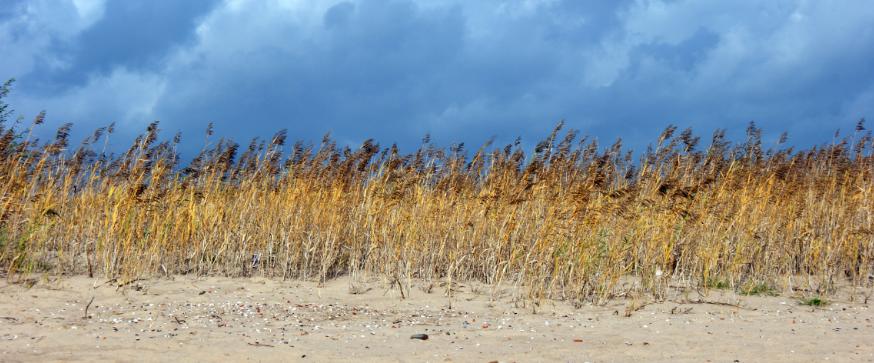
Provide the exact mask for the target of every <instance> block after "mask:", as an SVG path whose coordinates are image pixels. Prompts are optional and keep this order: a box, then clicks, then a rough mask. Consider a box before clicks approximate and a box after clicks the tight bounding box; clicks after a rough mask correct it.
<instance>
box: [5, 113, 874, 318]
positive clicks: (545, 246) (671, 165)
mask: <svg viewBox="0 0 874 363" xmlns="http://www.w3.org/2000/svg"><path fill="white" fill-rule="evenodd" d="M44 118H45V115H44V114H41V115H40V116H38V117H37V118H36V119H35V120H34V121H33V122H32V124H31V125H30V126H29V127H20V126H16V125H9V123H8V122H7V123H4V124H2V128H0V267H2V270H3V273H4V274H6V276H8V277H12V276H16V275H21V274H22V273H49V274H88V275H91V276H94V275H100V276H105V277H108V278H113V277H115V278H119V277H123V276H124V277H139V276H155V275H172V274H198V275H227V276H252V275H262V276H268V277H274V278H294V279H318V280H322V281H324V280H326V279H331V278H334V277H337V276H340V275H348V274H351V275H353V276H355V275H359V274H368V275H377V276H382V277H384V278H386V279H387V281H390V282H392V284H396V285H400V286H401V288H402V289H404V288H407V289H409V281H413V280H416V279H420V280H424V281H431V282H434V283H435V284H441V283H446V282H448V283H449V286H451V284H452V281H453V280H454V281H471V280H474V281H481V282H484V283H488V284H494V285H499V284H512V285H515V286H518V287H520V288H522V290H524V291H525V292H526V293H527V294H528V296H531V297H537V298H552V299H566V300H571V301H576V302H590V301H594V302H599V301H605V300H606V299H610V298H611V297H616V296H619V295H622V294H628V293H629V292H639V293H648V294H652V295H653V296H656V297H658V296H662V295H664V293H665V291H666V289H667V288H668V286H669V285H671V284H673V285H680V286H685V287H688V288H691V289H702V290H706V289H708V288H712V287H730V288H734V289H737V290H740V291H752V290H749V289H756V290H755V291H759V290H758V289H762V287H763V286H765V287H767V288H768V289H771V288H774V289H787V288H791V289H798V288H800V289H815V290H816V291H819V292H821V293H827V292H829V291H832V290H833V289H834V288H835V286H837V285H840V284H850V285H852V286H854V287H864V288H870V287H871V285H872V278H874V277H872V276H874V211H872V206H874V156H872V149H874V140H872V136H871V132H870V131H867V130H866V129H865V127H864V123H863V122H859V124H858V126H857V127H856V130H855V131H854V132H852V134H851V135H848V136H845V137H838V138H836V139H835V141H833V142H831V143H829V144H826V145H823V146H816V147H811V148H809V149H804V150H793V149H792V148H791V147H784V146H785V145H783V146H775V148H769V149H764V148H763V146H762V141H761V131H760V130H759V129H758V128H757V127H756V126H755V125H754V124H750V126H749V128H748V129H747V138H746V140H743V141H742V142H739V143H736V144H733V143H730V142H728V141H727V140H726V137H725V134H724V132H723V131H717V132H716V133H715V134H714V135H713V137H712V140H711V142H710V143H709V145H708V146H706V147H699V145H698V144H699V139H698V137H696V136H694V135H693V133H692V131H691V130H685V131H683V132H678V130H677V129H676V128H675V127H673V126H671V127H668V128H667V129H666V130H665V131H664V132H663V133H662V134H661V135H660V137H659V138H658V139H657V140H656V142H655V143H654V144H653V145H652V146H651V147H650V148H649V149H648V150H647V151H646V152H643V153H639V154H638V155H637V157H635V156H634V154H632V153H631V152H630V151H627V150H625V149H624V148H623V147H622V144H621V141H617V142H616V143H614V144H612V146H607V147H602V146H600V145H598V143H597V142H596V141H594V140H592V139H590V138H587V137H578V135H577V133H576V132H574V131H567V132H565V131H563V130H562V125H561V124H559V125H558V126H557V127H556V128H555V130H554V131H553V132H552V133H551V134H550V135H548V137H547V138H546V139H545V140H543V141H541V142H540V143H538V144H537V147H536V148H535V149H534V150H533V152H530V153H526V152H525V150H524V149H523V148H522V147H521V146H520V143H519V142H516V143H514V144H510V145H506V146H492V145H490V144H489V143H487V144H485V145H484V146H482V147H480V148H478V149H476V150H473V151H471V152H468V151H466V150H465V147H464V145H453V146H451V147H448V148H441V147H436V146H434V145H432V144H431V142H430V140H428V138H427V137H426V138H425V139H424V140H423V143H422V146H421V147H420V148H419V149H418V150H415V151H414V152H412V153H409V154H402V153H401V152H399V151H398V148H397V147H395V146H389V147H381V146H380V145H378V144H376V142H375V141H373V140H367V141H365V142H364V143H363V144H362V145H361V146H360V147H358V148H348V147H340V146H338V145H337V144H336V143H335V142H334V141H332V140H331V139H330V138H329V137H325V138H324V140H323V141H322V142H321V144H319V145H307V144H303V143H300V142H298V143H295V144H294V145H290V152H289V151H288V150H286V152H283V147H286V148H289V146H284V145H285V143H286V132H285V131H281V132H279V133H277V134H276V135H274V136H273V137H272V138H270V139H265V140H258V139H255V140H252V142H251V143H249V144H248V145H247V146H244V147H242V148H241V147H240V146H239V145H238V144H236V143H234V142H233V141H230V140H226V139H220V140H213V142H211V143H208V144H207V146H206V147H204V149H203V150H202V152H201V153H200V154H199V155H198V156H197V157H196V158H194V159H193V161H191V162H190V163H186V164H185V165H181V163H180V160H181V158H180V155H179V154H178V153H177V152H176V148H177V145H178V144H179V142H180V138H179V136H178V135H177V136H176V137H174V138H172V139H171V140H166V141H162V140H161V139H160V137H159V130H158V123H153V124H151V125H149V126H148V128H147V130H146V131H145V132H144V133H143V134H142V135H141V136H139V137H138V138H137V139H136V141H135V142H134V143H133V144H132V145H131V146H130V148H129V149H127V151H125V152H123V153H121V154H118V155H114V154H109V153H107V146H106V145H108V139H109V138H110V137H111V135H112V133H113V131H114V130H113V127H112V126H110V127H107V128H101V129H98V130H96V132H94V134H93V135H91V136H90V137H88V138H87V139H86V140H84V141H83V142H82V143H81V144H80V145H79V146H78V147H70V146H69V145H68V143H69V142H68V139H69V132H70V127H71V125H69V124H67V125H64V126H63V127H61V128H60V129H59V130H58V131H57V136H56V137H55V138H54V140H50V141H49V142H44V143H41V142H39V141H38V140H35V139H33V137H32V135H33V129H34V127H39V125H40V124H42V123H43V120H44ZM207 136H208V137H209V138H210V139H213V138H214V137H213V136H212V130H211V127H210V129H209V130H208V131H207ZM781 141H784V140H781ZM443 286H446V285H445V284H444V285H443ZM402 291H403V290H402Z"/></svg>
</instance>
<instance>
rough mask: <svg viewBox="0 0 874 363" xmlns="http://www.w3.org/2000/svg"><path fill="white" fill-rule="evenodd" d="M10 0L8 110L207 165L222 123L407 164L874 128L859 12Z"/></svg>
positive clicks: (759, 4) (817, 139)
mask: <svg viewBox="0 0 874 363" xmlns="http://www.w3.org/2000/svg"><path fill="white" fill-rule="evenodd" d="M3 3H4V6H2V7H0V54H2V55H3V56H2V57H0V79H2V80H5V79H8V78H12V77H14V78H16V80H17V82H16V83H15V88H14V90H13V93H12V94H11V95H10V97H9V99H8V100H7V101H8V103H9V104H11V105H12V107H13V108H14V109H15V111H16V115H21V116H22V117H24V119H25V120H26V121H27V120H29V119H32V118H33V117H34V116H35V115H36V114H37V113H38V112H39V111H41V110H45V111H46V112H47V114H48V117H47V120H48V121H47V125H46V126H47V127H46V129H45V131H44V133H45V135H49V136H50V135H52V132H53V131H52V128H53V127H57V126H59V125H61V124H62V123H65V122H72V123H74V125H75V126H74V130H77V131H78V134H77V133H74V135H81V136H83V137H84V135H86V134H90V132H91V131H92V130H94V129H96V128H98V127H100V126H105V125H107V124H109V123H110V122H116V125H117V130H118V132H117V133H118V134H119V135H118V136H116V137H117V140H115V142H117V143H122V142H123V141H124V140H125V138H130V137H132V135H135V134H137V133H139V132H141V131H142V130H144V129H145V127H146V125H148V124H149V123H150V122H152V121H155V120H160V121H161V124H160V125H161V126H160V127H161V129H162V130H163V135H164V136H165V137H166V138H170V137H172V135H173V134H174V133H176V132H177V131H181V132H182V134H183V143H184V144H185V145H187V146H186V148H188V149H187V150H197V149H199V148H200V147H201V146H202V145H203V144H204V142H205V141H204V130H205V129H206V126H207V124H208V123H209V122H213V123H214V124H215V136H214V137H220V136H223V137H230V138H233V139H234V140H236V141H237V142H239V143H241V144H247V143H248V140H249V138H251V137H254V136H260V137H264V138H269V137H270V136H271V135H272V134H273V133H274V132H276V131H278V130H280V129H288V133H289V137H290V139H293V140H303V141H310V142H314V143H318V142H319V140H321V138H322V135H324V134H325V133H327V132H330V133H331V135H332V136H333V137H334V138H335V139H336V140H337V141H338V142H339V143H340V144H341V145H342V144H345V145H350V146H355V145H359V144H360V143H361V142H362V141H363V140H365V139H367V138H375V139H376V140H377V141H378V142H380V143H381V144H382V145H383V146H387V145H389V144H391V143H397V144H399V145H400V146H401V148H402V149H404V148H406V149H407V150H410V149H411V148H415V147H417V146H418V145H419V143H420V140H421V139H422V137H423V136H424V135H425V134H430V135H431V139H432V140H433V141H434V142H435V143H437V144H438V145H449V144H451V143H455V142H465V143H467V144H468V145H471V146H476V145H479V144H482V143H483V142H485V141H486V140H488V139H490V138H494V139H495V141H496V142H497V143H508V142H512V141H513V140H514V139H515V138H516V137H517V136H520V137H521V138H522V140H523V142H525V143H526V144H528V145H530V144H533V143H536V142H537V141H538V140H540V139H542V138H543V137H545V136H546V135H547V134H548V133H549V132H550V131H551V129H552V128H553V126H554V125H555V124H556V123H557V122H558V121H559V120H565V121H566V125H567V127H569V128H574V129H577V130H580V132H581V133H582V134H588V135H592V136H594V137H597V138H598V139H599V140H601V141H602V142H603V143H604V144H609V143H612V141H614V140H615V138H617V137H622V138H623V139H624V140H625V143H626V145H629V146H630V147H632V148H635V149H636V150H641V149H643V148H645V147H646V145H647V144H648V143H650V142H653V141H655V139H656V138H657V137H658V134H659V132H660V131H661V130H662V129H663V128H664V127H665V126H667V125H668V124H675V125H677V126H679V127H680V128H686V127H692V128H693V129H694V130H696V133H698V134H700V135H702V136H704V137H703V138H704V139H707V138H708V137H709V135H710V133H711V132H712V131H713V130H714V129H716V128H723V129H727V130H728V133H729V135H731V136H734V137H735V139H736V140H737V139H738V138H739V137H740V136H741V135H743V131H744V129H745V127H746V125H747V124H748V123H749V122H750V121H755V122H756V123H757V124H758V125H759V126H760V127H762V128H763V129H764V131H765V132H764V135H765V141H766V142H765V143H766V145H768V143H775V142H776V139H777V138H778V135H779V134H780V133H782V132H783V131H787V132H788V133H789V137H790V139H789V140H790V142H791V143H793V144H794V145H800V146H807V145H812V144H821V143H827V142H830V141H831V140H832V139H833V136H834V133H835V130H836V129H839V128H840V129H842V130H844V131H845V132H851V131H852V129H853V126H854V125H855V124H856V122H857V121H858V120H859V119H860V118H862V117H866V116H867V117H869V118H870V117H874V66H872V65H871V60H872V59H874V25H872V24H874V2H871V1H868V0H855V1H853V0H848V1H840V2H826V1H805V0H772V1H759V0H754V1H753V0H751V1H747V0H733V1H684V0H670V1H667V0H665V1H658V0H648V1H613V0H611V1H577V0H569V1H558V0H519V1H498V0H495V1H491V0H482V1H468V0H427V1H425V0H422V1H412V0H348V1H345V0H343V1H341V0H251V1H244V0H224V1H220V0H197V1H175V0H172V1H171V0H116V1H107V0H3ZM869 125H870V124H869ZM119 140H121V141H119ZM120 146H121V147H124V146H126V145H120ZM183 150H186V149H183Z"/></svg>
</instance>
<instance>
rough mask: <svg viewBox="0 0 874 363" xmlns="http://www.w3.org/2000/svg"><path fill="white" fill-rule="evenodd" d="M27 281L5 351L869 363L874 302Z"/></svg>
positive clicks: (63, 357)
mask: <svg viewBox="0 0 874 363" xmlns="http://www.w3.org/2000/svg"><path fill="white" fill-rule="evenodd" d="M27 285H28V284H20V283H18V284H10V283H8V282H0V361H3V362H18V361H21V362H36V361H39V362H47V361H88V362H92V361H121V362H132V361H177V362H194V361H200V362H205V361H252V362H261V361H264V362H268V361H300V362H306V361H312V362H325V361H365V362H366V361H372V362H449V361H452V362H491V361H501V362H513V361H515V362H535V361H564V362H567V361H571V362H627V361H664V362H668V361H671V362H676V361H690V362H708V361H709V362H762V361H773V362H814V361H816V362H822V361H835V362H848V361H859V362H874V311H872V310H871V309H870V307H869V306H867V305H866V304H864V303H863V302H862V301H857V302H849V300H848V299H843V300H841V299H835V301H832V302H831V303H830V304H829V305H827V306H825V307H820V308H814V307H809V306H802V305H800V304H799V303H798V300H797V299H796V298H794V297H792V296H776V297H773V296H772V297H760V296H752V297H749V296H737V295H734V294H731V293H726V292H712V293H710V294H708V296H700V295H698V294H697V293H690V294H685V295H683V294H677V296H675V297H674V298H671V299H670V300H669V301H665V302H660V303H653V304H641V303H642V302H644V300H627V299H616V300H615V301H611V302H610V303H608V304H606V305H602V306H582V307H578V308H574V307H573V306H570V305H569V304H568V303H565V302H557V301H546V302H543V303H541V304H540V306H535V305H532V304H531V303H528V304H527V305H526V306H522V305H521V304H520V303H519V302H518V301H515V302H514V299H513V298H512V295H513V294H512V293H511V292H512V291H511V290H508V291H510V292H508V291H503V290H497V292H496V293H495V294H492V293H491V291H490V290H489V289H488V288H487V287H482V286H477V285H459V286H458V288H457V290H458V291H456V292H454V293H453V298H452V304H451V308H450V305H449V302H450V300H449V298H448V297H447V296H446V294H445V288H443V287H440V286H437V287H433V288H432V289H430V291H427V290H428V289H427V288H423V287H421V286H416V285H414V287H413V288H412V289H410V290H409V291H407V293H406V294H405V295H406V296H405V298H403V299H402V298H401V297H400V294H399V292H398V290H397V289H387V288H386V287H385V286H386V285H385V284H383V283H380V282H379V281H374V282H371V283H367V284H357V285H356V287H355V289H353V290H354V291H355V292H357V293H356V294H353V293H351V292H350V283H349V280H348V279H338V280H334V281H330V282H328V283H326V284H324V285H322V286H319V285H318V284H317V283H314V282H300V281H278V280H267V279H261V278H251V279H230V278H216V277H209V278H193V277H175V278H172V279H150V280H140V281H135V282H132V283H130V284H127V285H126V286H123V287H121V288H119V287H118V286H117V285H118V283H117V282H114V281H113V282H107V281H106V280H104V279H89V278H85V277H63V278H60V279H56V280H52V281H48V280H46V279H45V278H43V279H41V280H40V281H38V282H37V283H36V285H35V286H31V287H28V286H27ZM419 285H421V284H419ZM493 296H495V297H496V298H494V299H493V298H492V297H493ZM845 296H846V295H845ZM92 299H93V300H92ZM857 300H858V299H857ZM89 302H90V306H89V305H88V304H89ZM720 303H727V304H731V305H737V306H730V305H721V304H720ZM640 305H643V306H642V307H641V306H640ZM86 307H87V315H86ZM629 307H631V308H629ZM638 307H639V310H636V311H632V310H634V308H638ZM626 311H631V316H629V317H626V316H625V315H626V313H625V312H626ZM414 334H426V335H427V336H428V339H427V340H416V339H411V338H410V337H411V336H412V335H414Z"/></svg>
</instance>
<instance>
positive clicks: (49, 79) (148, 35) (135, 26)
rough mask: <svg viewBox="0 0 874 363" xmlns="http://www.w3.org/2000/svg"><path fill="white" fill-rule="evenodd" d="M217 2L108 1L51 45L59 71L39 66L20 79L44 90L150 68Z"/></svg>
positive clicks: (190, 32)
mask: <svg viewBox="0 0 874 363" xmlns="http://www.w3.org/2000/svg"><path fill="white" fill-rule="evenodd" d="M218 3H219V2H218V1H217V0H201V1H140V0H134V1H107V2H106V7H105V9H104V14H103V16H102V17H101V19H100V20H99V21H97V22H96V23H94V24H93V25H91V26H90V27H88V28H87V29H85V30H84V31H82V32H81V33H79V34H78V35H77V36H75V37H73V38H72V39H63V40H55V42H54V44H53V47H54V48H55V49H56V50H57V51H58V52H60V53H62V54H63V56H64V57H65V58H67V59H69V60H70V62H71V64H70V66H69V67H65V68H64V69H63V70H50V69H48V67H47V66H46V65H44V64H42V66H41V67H39V69H38V71H37V72H34V74H32V76H33V77H34V78H35V79H34V78H31V79H25V80H24V81H31V82H40V83H41V84H42V85H43V86H44V87H46V88H47V89H44V91H47V92H59V91H62V90H63V89H64V88H66V87H70V86H75V85H81V84H83V83H84V82H86V81H87V80H88V78H89V77H91V76H93V75H95V74H105V73H108V72H110V71H111V70H112V69H113V68H114V67H124V68H127V69H129V70H144V69H150V70H154V69H156V68H157V67H160V66H161V61H162V60H163V58H164V57H166V56H167V54H168V53H169V52H170V51H171V50H172V49H174V48H175V47H179V46H184V45H185V44H186V43H189V42H191V41H192V40H193V37H194V31H195V28H196V26H197V25H198V21H199V19H200V17H202V16H203V15H204V14H206V13H208V12H209V11H210V10H212V9H213V8H214V7H215V6H216V5H217V4H218Z"/></svg>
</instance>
